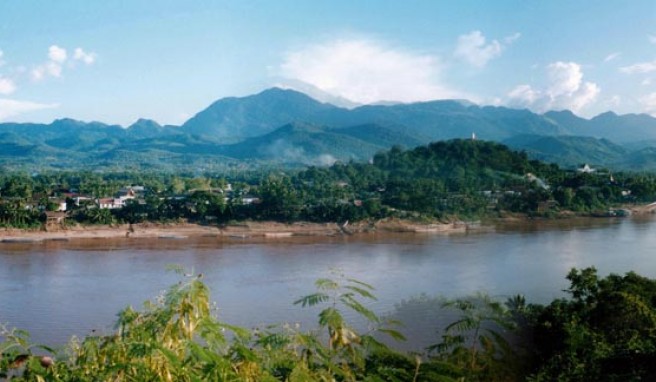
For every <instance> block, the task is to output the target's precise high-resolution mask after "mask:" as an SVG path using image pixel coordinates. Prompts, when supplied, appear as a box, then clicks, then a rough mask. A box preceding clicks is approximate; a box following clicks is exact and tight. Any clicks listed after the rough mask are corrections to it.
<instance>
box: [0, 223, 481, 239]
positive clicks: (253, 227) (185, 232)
mask: <svg viewBox="0 0 656 382" xmlns="http://www.w3.org/2000/svg"><path fill="white" fill-rule="evenodd" d="M467 228H468V225H467V224H465V223H462V222H456V223H438V222H429V223H423V222H422V223H420V222H413V221H409V220H401V219H382V220H378V221H372V222H358V223H355V224H348V223H346V224H341V225H340V224H337V223H310V222H295V223H279V222H253V221H246V222H239V223H233V224H225V225H218V226H208V225H199V224H192V223H168V224H165V223H140V224H117V225H111V226H108V225H74V226H69V227H65V228H59V227H57V228H48V229H47V230H45V229H40V230H21V229H11V228H7V229H2V230H0V242H2V243H38V242H41V241H69V240H77V239H113V238H130V239H139V238H150V239H152V238H160V239H185V238H190V237H216V238H219V239H220V238H241V239H248V238H258V239H260V238H267V239H276V238H286V237H292V236H339V235H354V234H366V233H372V232H407V233H450V232H464V231H465V230H467Z"/></svg>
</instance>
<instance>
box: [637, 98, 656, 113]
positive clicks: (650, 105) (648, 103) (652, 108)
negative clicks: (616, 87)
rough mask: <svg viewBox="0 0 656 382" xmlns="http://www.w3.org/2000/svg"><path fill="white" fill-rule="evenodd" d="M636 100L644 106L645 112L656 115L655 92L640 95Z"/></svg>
mask: <svg viewBox="0 0 656 382" xmlns="http://www.w3.org/2000/svg"><path fill="white" fill-rule="evenodd" d="M638 101H639V102H640V104H641V105H642V107H643V108H644V111H645V112H647V113H649V114H651V115H654V116H656V93H650V94H647V95H645V96H642V97H640V99H639V100H638Z"/></svg>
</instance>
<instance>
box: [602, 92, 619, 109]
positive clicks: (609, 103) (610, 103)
mask: <svg viewBox="0 0 656 382" xmlns="http://www.w3.org/2000/svg"><path fill="white" fill-rule="evenodd" d="M621 103H622V97H620V96H619V95H617V94H615V95H614V96H612V97H610V98H609V99H607V100H606V102H605V105H606V107H608V108H616V107H617V106H619V105H620V104H621Z"/></svg>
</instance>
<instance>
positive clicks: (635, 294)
mask: <svg viewBox="0 0 656 382" xmlns="http://www.w3.org/2000/svg"><path fill="white" fill-rule="evenodd" d="M179 272H180V275H181V278H182V280H181V281H180V282H179V283H178V284H176V285H174V286H172V287H171V288H170V289H169V291H168V292H167V293H166V294H165V295H163V296H162V297H159V298H157V299H155V300H153V301H149V302H146V303H145V305H144V308H143V310H141V311H138V310H134V309H133V308H131V307H128V308H126V309H124V310H122V311H121V312H119V314H118V320H117V322H116V329H115V331H114V332H113V333H107V334H105V333H101V334H92V335H89V336H87V337H84V338H82V339H73V340H71V342H70V343H69V344H68V345H67V346H65V347H64V348H62V349H52V348H50V347H47V346H43V345H37V344H33V343H31V342H30V340H29V334H28V333H26V332H24V331H20V330H15V329H9V328H6V327H2V328H1V329H2V331H1V332H0V338H3V340H2V342H0V378H7V379H11V380H12V381H399V382H401V381H403V382H405V381H639V380H641V381H642V380H645V381H646V380H654V378H656V362H654V361H656V333H655V331H654V328H656V314H655V312H656V280H651V279H647V278H644V277H641V276H639V275H637V274H635V273H628V274H626V275H624V276H619V275H613V274H611V275H610V276H607V277H605V278H600V277H598V275H597V273H596V270H595V269H594V268H586V269H582V270H576V269H572V270H571V272H570V273H569V274H568V275H567V278H568V280H569V281H570V287H569V288H568V289H567V290H566V291H565V292H566V293H567V297H565V298H560V299H556V300H554V301H552V302H551V303H550V304H548V305H546V306H543V305H534V304H528V303H526V301H525V299H524V298H523V297H522V296H521V295H517V296H515V297H512V298H510V299H508V300H507V301H506V302H505V303H502V302H500V301H496V300H494V299H492V298H490V297H488V296H485V295H479V296H474V297H469V298H463V299H457V300H451V301H446V302H445V303H444V305H443V307H444V308H445V309H453V310H455V311H456V312H457V313H458V317H457V318H456V320H455V321H454V322H452V323H450V324H448V325H447V326H446V327H443V328H441V327H440V328H437V327H436V328H435V330H437V331H438V333H439V335H440V338H441V340H440V341H439V342H438V343H436V344H434V345H432V346H429V347H428V348H427V349H425V350H424V351H423V352H420V353H414V354H406V353H401V352H398V351H396V350H394V346H393V345H392V346H388V345H386V343H388V342H389V341H384V339H385V338H388V339H390V338H391V339H393V340H396V341H403V340H404V337H403V334H402V327H401V328H400V329H399V326H398V325H399V323H397V322H392V321H390V320H387V319H385V318H384V317H380V316H378V315H376V314H375V313H374V312H372V311H371V310H369V309H368V308H367V301H369V300H373V299H375V296H374V293H375V291H374V288H373V287H372V286H370V285H368V284H365V283H362V282H360V281H357V280H353V279H349V278H348V277H345V276H344V275H342V274H334V275H333V277H332V278H329V279H320V280H317V282H316V287H317V291H316V292H314V293H311V294H309V295H306V296H304V297H302V298H300V299H299V300H297V301H296V302H295V304H296V305H300V306H302V307H305V306H318V307H320V308H321V309H322V310H321V311H320V312H319V314H318V323H317V326H316V328H313V329H311V330H307V331H306V330H301V328H299V327H296V326H294V325H290V324H280V325H274V326H270V327H267V328H264V329H253V330H249V329H245V328H240V327H235V326H232V325H229V324H227V323H224V322H221V321H219V320H218V319H217V317H216V314H215V313H216V311H215V308H213V305H212V303H211V297H210V294H209V290H208V288H207V287H206V285H205V284H204V283H203V282H202V281H201V277H202V275H198V276H186V277H185V276H183V272H182V270H179ZM346 311H353V312H355V313H357V314H358V315H360V316H361V317H362V318H364V319H365V320H366V321H367V322H368V327H369V329H368V330H367V331H366V332H361V331H359V330H357V329H355V328H354V326H352V325H351V323H349V322H348V321H347V320H346V318H345V317H346V316H347V315H345V313H346Z"/></svg>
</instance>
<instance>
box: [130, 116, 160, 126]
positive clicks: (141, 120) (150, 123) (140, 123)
mask: <svg viewBox="0 0 656 382" xmlns="http://www.w3.org/2000/svg"><path fill="white" fill-rule="evenodd" d="M135 127H148V128H158V129H159V128H161V127H162V125H160V124H159V123H157V122H156V121H154V120H152V119H146V118H139V119H137V120H136V121H135V122H134V123H133V124H131V125H130V126H128V129H132V128H135Z"/></svg>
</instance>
